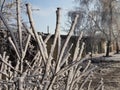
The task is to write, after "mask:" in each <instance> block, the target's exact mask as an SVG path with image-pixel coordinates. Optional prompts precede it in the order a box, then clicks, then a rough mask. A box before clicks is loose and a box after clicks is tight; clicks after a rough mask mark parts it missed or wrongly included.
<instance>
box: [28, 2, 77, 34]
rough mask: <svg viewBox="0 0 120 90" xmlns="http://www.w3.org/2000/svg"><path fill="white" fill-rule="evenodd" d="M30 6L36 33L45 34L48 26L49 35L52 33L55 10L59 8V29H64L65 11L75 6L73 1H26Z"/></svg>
mask: <svg viewBox="0 0 120 90" xmlns="http://www.w3.org/2000/svg"><path fill="white" fill-rule="evenodd" d="M27 2H29V3H30V4H31V5H32V9H39V10H38V11H37V10H36V11H33V18H34V21H35V26H36V29H37V31H40V32H44V33H46V32H47V26H49V29H50V33H54V30H55V22H56V13H55V12H56V9H57V7H60V8H61V27H64V25H65V22H66V17H67V15H66V13H67V11H69V10H71V9H73V6H74V5H75V4H74V3H73V0H27Z"/></svg>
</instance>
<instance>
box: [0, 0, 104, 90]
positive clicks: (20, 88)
mask: <svg viewBox="0 0 120 90" xmlns="http://www.w3.org/2000/svg"><path fill="white" fill-rule="evenodd" d="M16 1H17V2H16V3H17V28H18V30H19V32H16V35H19V36H14V34H13V31H12V30H11V29H10V28H9V26H8V24H7V23H6V20H5V18H4V16H3V15H2V13H1V12H0V18H1V20H2V21H3V23H4V24H5V26H6V27H7V29H8V31H10V34H11V36H9V37H8V38H7V39H8V41H9V43H10V45H9V52H8V51H6V52H4V53H3V54H2V55H1V54H0V65H1V66H0V79H1V81H0V85H1V86H2V87H0V89H3V88H5V90H75V89H77V90H79V89H80V90H81V89H83V88H84V86H85V84H86V83H87V82H89V80H91V73H92V71H94V70H95V69H96V67H94V66H93V67H91V61H90V60H87V59H88V58H86V57H83V56H82V54H83V51H84V46H85V43H84V42H82V40H81V39H82V35H83V33H81V34H80V35H79V36H78V37H77V42H75V43H71V42H70V40H71V38H72V35H73V32H74V30H75V26H76V23H77V19H78V15H76V17H75V20H74V21H73V22H72V25H71V27H70V31H69V32H68V35H67V36H66V38H65V41H64V43H63V40H62V37H61V35H60V10H61V9H60V8H57V11H56V28H55V34H54V35H51V34H50V35H47V36H42V35H39V34H38V33H37V31H36V30H35V25H34V20H33V18H32V11H31V8H30V5H29V4H26V8H27V14H28V18H29V24H30V27H27V25H25V24H24V23H23V24H21V21H20V15H21V14H20V5H19V4H20V2H19V0H16ZM22 25H23V27H22ZM22 29H24V30H22ZM52 36H53V37H52ZM43 37H45V39H44V38H43ZM51 39H52V40H51ZM17 41H18V42H17ZM50 41H51V42H50ZM49 42H50V43H49ZM75 44H76V45H75ZM49 46H51V47H49ZM10 52H11V53H10ZM86 60H87V61H86ZM84 64H85V65H84ZM82 80H84V82H83V83H82V84H80V83H79V82H80V81H82ZM91 83H92V82H91V81H90V83H89V85H88V90H90V88H91ZM99 88H102V89H103V82H102V81H101V84H100V86H99V87H98V89H99Z"/></svg>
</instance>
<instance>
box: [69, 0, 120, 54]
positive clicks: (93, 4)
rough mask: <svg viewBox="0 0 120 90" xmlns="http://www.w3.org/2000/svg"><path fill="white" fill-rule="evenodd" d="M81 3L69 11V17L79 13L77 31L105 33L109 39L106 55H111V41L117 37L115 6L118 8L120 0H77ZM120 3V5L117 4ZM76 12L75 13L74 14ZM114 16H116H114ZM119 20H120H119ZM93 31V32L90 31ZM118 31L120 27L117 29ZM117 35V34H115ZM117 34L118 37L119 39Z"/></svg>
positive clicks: (107, 39) (87, 33) (86, 33)
mask: <svg viewBox="0 0 120 90" xmlns="http://www.w3.org/2000/svg"><path fill="white" fill-rule="evenodd" d="M75 2H77V3H79V5H78V7H77V8H75V10H74V11H70V12H68V17H70V18H71V21H72V18H74V14H76V13H79V15H80V18H79V21H78V25H77V27H76V31H78V30H84V32H85V35H88V36H91V35H92V36H95V35H96V34H98V33H99V34H103V36H104V37H105V39H106V41H107V48H106V56H109V52H110V51H111V43H112V40H113V39H114V38H115V37H113V34H115V30H114V28H113V24H114V26H115V25H116V23H115V22H113V20H115V19H116V20H117V17H115V16H114V14H116V13H118V11H115V12H114V8H118V6H119V3H118V2H120V1H119V0H75ZM117 4H118V5H117ZM73 13H74V14H73ZM113 16H114V17H113ZM117 22H119V20H117ZM91 31H92V32H93V34H91V33H89V32H91ZM116 31H117V32H118V28H117V30H116ZM114 36H116V35H114ZM118 36H119V35H117V37H116V38H117V39H118ZM92 43H93V42H92Z"/></svg>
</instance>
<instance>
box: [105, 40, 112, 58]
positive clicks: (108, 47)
mask: <svg viewBox="0 0 120 90" xmlns="http://www.w3.org/2000/svg"><path fill="white" fill-rule="evenodd" d="M110 42H111V41H110V40H108V41H107V48H106V49H107V50H106V57H108V56H109V53H110Z"/></svg>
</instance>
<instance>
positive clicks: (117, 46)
mask: <svg viewBox="0 0 120 90" xmlns="http://www.w3.org/2000/svg"><path fill="white" fill-rule="evenodd" d="M116 53H117V54H118V53H119V45H118V41H117V40H116Z"/></svg>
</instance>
